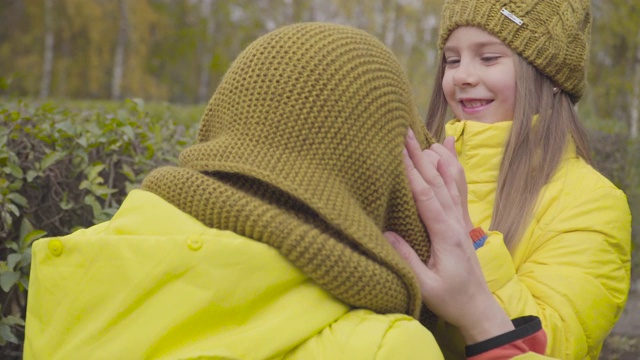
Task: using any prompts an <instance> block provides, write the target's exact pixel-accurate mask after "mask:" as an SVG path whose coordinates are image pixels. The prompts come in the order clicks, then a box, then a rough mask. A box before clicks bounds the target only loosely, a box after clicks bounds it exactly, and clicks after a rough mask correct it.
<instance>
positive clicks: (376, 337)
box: [285, 310, 444, 360]
mask: <svg viewBox="0 0 640 360" xmlns="http://www.w3.org/2000/svg"><path fill="white" fill-rule="evenodd" d="M285 359H289V360H293V359H345V360H346V359H349V360H351V359H353V360H357V359H379V360H383V359H416V360H417V359H444V357H443V355H442V352H441V351H440V348H439V347H438V344H437V343H436V341H435V339H434V337H433V335H432V334H431V332H429V330H427V329H426V328H425V327H423V326H422V325H421V324H420V323H419V322H418V321H416V320H415V319H413V318H411V317H409V316H406V315H400V314H391V315H381V314H376V313H374V312H371V311H369V310H353V311H351V312H349V313H347V314H346V315H344V316H342V317H341V318H340V319H338V320H337V321H336V322H335V323H333V324H332V325H330V326H328V327H327V328H325V329H324V330H323V331H322V332H320V333H319V334H318V335H316V336H314V337H312V338H311V339H309V340H307V341H306V342H305V343H303V344H302V345H300V346H299V347H297V348H296V349H294V350H293V351H291V352H290V353H289V354H287V356H286V357H285Z"/></svg>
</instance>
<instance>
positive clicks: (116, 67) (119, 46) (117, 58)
mask: <svg viewBox="0 0 640 360" xmlns="http://www.w3.org/2000/svg"><path fill="white" fill-rule="evenodd" d="M118 9H119V10H120V11H119V13H120V18H119V19H118V20H119V21H118V41H117V43H116V51H115V54H114V57H113V77H112V80H111V98H112V99H114V100H120V93H121V92H122V87H121V84H122V74H123V73H124V56H125V48H126V46H127V40H128V38H129V20H128V15H127V3H126V2H125V0H118Z"/></svg>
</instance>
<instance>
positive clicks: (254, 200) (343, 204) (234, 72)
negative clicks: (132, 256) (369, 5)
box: [143, 23, 431, 321]
mask: <svg viewBox="0 0 640 360" xmlns="http://www.w3.org/2000/svg"><path fill="white" fill-rule="evenodd" d="M408 126H411V127H412V128H413V129H414V131H415V132H416V134H417V136H418V138H420V139H421V141H422V143H423V146H427V145H428V144H429V143H431V138H430V136H429V135H428V134H427V132H426V130H425V129H424V127H423V126H422V124H421V121H420V119H419V117H418V115H417V112H416V109H415V106H414V104H413V102H412V94H411V89H410V85H409V82H408V80H407V78H406V76H405V75H404V74H403V72H402V70H401V67H400V65H399V64H398V62H397V60H396V58H395V57H394V55H393V54H392V53H391V52H390V51H389V50H388V49H387V48H386V47H385V46H384V45H383V44H382V43H380V42H379V41H378V40H377V39H375V38H374V37H372V36H371V35H368V34H367V33H365V32H363V31H360V30H357V29H354V28H351V27H346V26H340V25H334V24H322V23H303V24H296V25H291V26H286V27H283V28H280V29H278V30H276V31H273V32H271V33H269V34H267V35H265V36H263V37H261V38H259V39H258V40H256V41H255V42H253V43H252V44H251V45H250V46H249V47H248V48H247V49H245V50H244V51H243V52H242V53H241V54H240V55H239V57H238V58H237V59H236V60H235V62H234V63H233V64H232V66H231V67H230V68H229V70H228V72H227V73H226V74H225V76H224V78H223V79H222V81H221V83H220V85H219V86H218V88H217V90H216V92H215V93H214V95H213V97H212V98H211V100H210V102H209V104H208V106H207V108H206V110H205V113H204V115H203V117H202V120H201V125H200V129H199V133H198V142H197V144H196V145H193V146H191V147H189V148H187V149H186V150H185V151H183V152H182V153H181V154H180V167H163V168H159V169H157V170H155V171H153V172H152V173H151V174H150V175H149V176H147V178H146V179H145V180H144V182H143V188H144V189H146V190H149V191H152V192H154V193H156V194H158V195H159V196H161V197H163V198H164V199H166V200H167V201H169V202H170V203H172V204H174V205H175V206H177V207H178V208H179V209H181V210H182V211H184V212H186V213H189V214H191V215H192V216H194V217H195V218H197V219H198V220H200V221H202V222H203V223H204V224H206V225H207V226H210V227H214V228H218V229H224V230H230V231H233V232H235V233H238V234H240V235H243V236H246V237H249V238H251V239H255V240H257V241H261V242H263V243H265V244H268V245H270V246H272V247H274V248H276V249H277V250H278V251H279V252H280V253H281V254H282V255H283V256H285V257H286V258H287V259H288V260H289V261H291V262H292V263H293V264H294V265H295V266H297V267H298V268H299V269H301V270H302V271H303V272H304V273H305V274H306V275H307V276H308V277H309V278H311V279H312V280H313V281H315V282H316V283H317V284H319V285H320V286H321V287H323V288H324V289H325V290H327V291H328V292H330V293H331V294H332V295H333V296H335V297H336V298H338V299H339V300H341V301H343V302H345V303H346V304H348V305H350V306H352V307H358V308H368V309H371V310H374V311H376V312H379V313H406V314H409V315H411V316H414V317H416V318H418V317H420V315H421V296H420V291H419V288H418V285H417V282H416V279H415V277H414V276H413V274H412V272H411V270H410V269H409V268H408V266H407V265H406V264H405V263H404V262H403V260H402V259H401V258H400V257H399V256H398V255H397V254H396V253H395V252H394V250H393V248H392V247H391V246H390V245H389V244H388V243H387V241H386V240H385V238H384V237H383V235H382V232H383V231H386V230H393V231H396V232H398V233H399V234H400V235H402V236H403V237H404V238H405V239H407V241H409V242H410V243H411V244H412V246H413V247H414V248H415V249H416V250H417V252H418V254H419V255H420V257H421V258H422V259H423V260H427V259H428V254H429V241H428V237H427V233H426V230H425V228H424V226H423V225H422V223H421V222H420V220H419V217H418V215H417V212H416V208H415V205H414V202H413V200H412V196H411V193H410V190H409V188H408V183H407V181H406V178H405V175H404V172H403V164H402V156H401V154H402V149H403V141H404V137H405V134H406V131H407V127H408ZM239 286H240V285H239ZM429 315H430V314H429V313H428V312H425V311H423V312H422V317H423V320H424V321H427V320H426V318H427V317H429Z"/></svg>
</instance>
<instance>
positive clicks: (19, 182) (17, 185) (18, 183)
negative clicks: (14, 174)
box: [7, 180, 24, 191]
mask: <svg viewBox="0 0 640 360" xmlns="http://www.w3.org/2000/svg"><path fill="white" fill-rule="evenodd" d="M22 184H24V182H23V181H22V180H16V181H14V182H12V183H11V184H9V186H7V189H9V190H11V191H18V190H20V189H22Z"/></svg>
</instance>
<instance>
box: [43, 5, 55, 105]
mask: <svg viewBox="0 0 640 360" xmlns="http://www.w3.org/2000/svg"><path fill="white" fill-rule="evenodd" d="M54 31H55V29H54V27H53V0H44V56H43V59H42V79H41V83H40V97H41V98H47V97H49V91H50V90H51V76H52V70H53V53H54V49H53V46H54V39H55V36H54Z"/></svg>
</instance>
